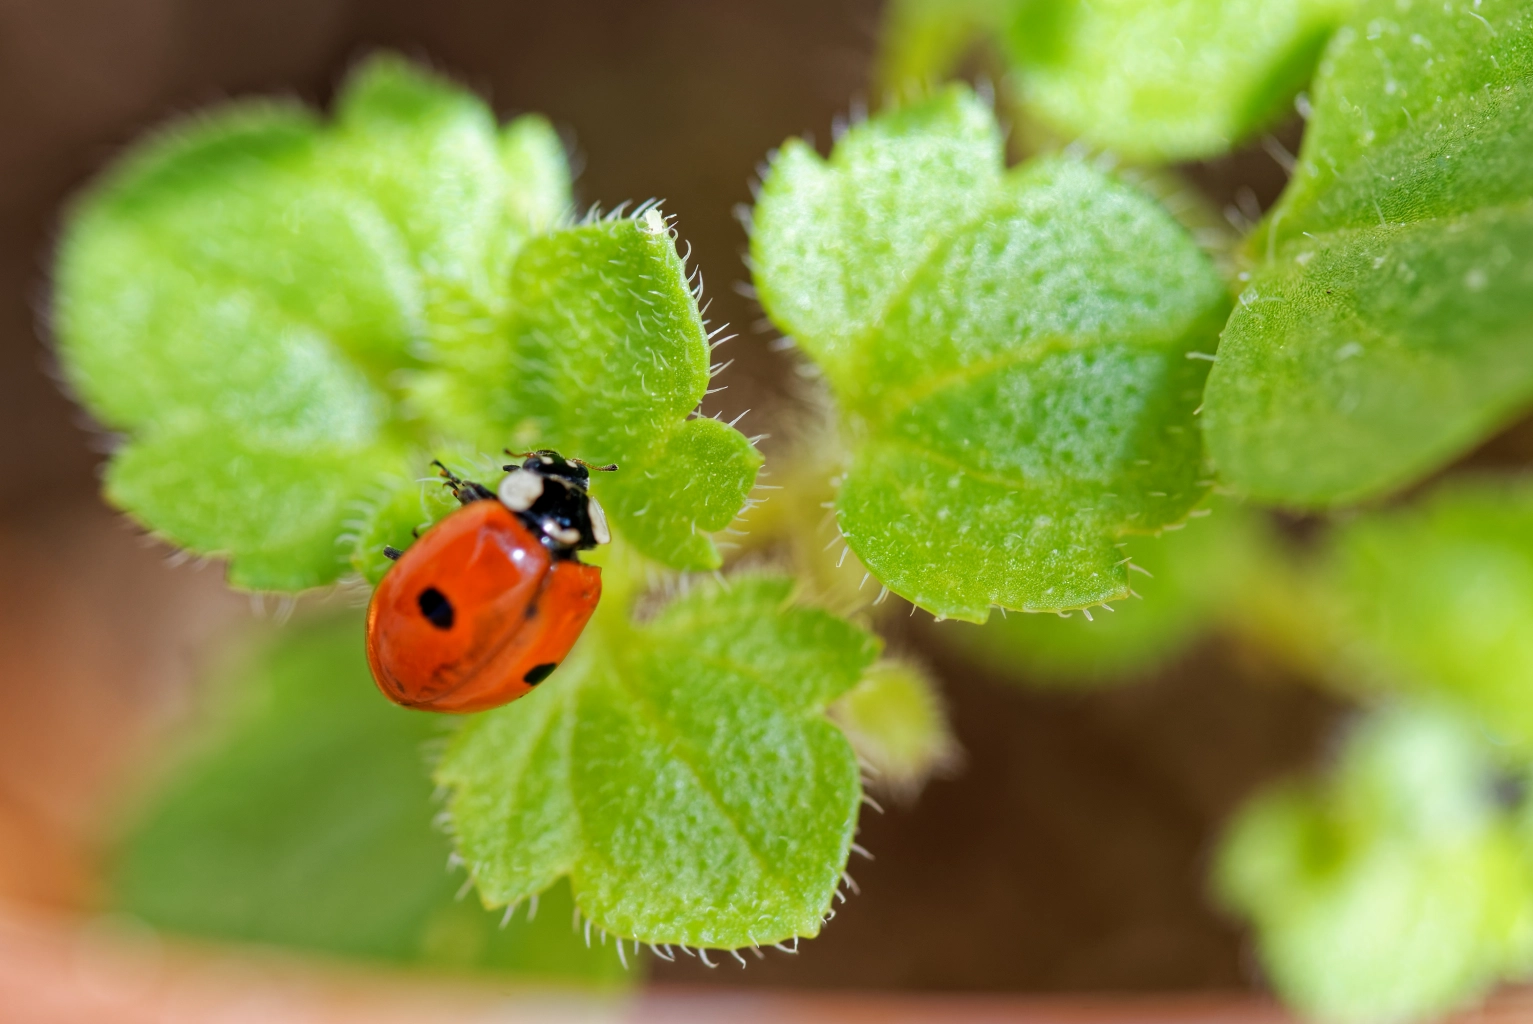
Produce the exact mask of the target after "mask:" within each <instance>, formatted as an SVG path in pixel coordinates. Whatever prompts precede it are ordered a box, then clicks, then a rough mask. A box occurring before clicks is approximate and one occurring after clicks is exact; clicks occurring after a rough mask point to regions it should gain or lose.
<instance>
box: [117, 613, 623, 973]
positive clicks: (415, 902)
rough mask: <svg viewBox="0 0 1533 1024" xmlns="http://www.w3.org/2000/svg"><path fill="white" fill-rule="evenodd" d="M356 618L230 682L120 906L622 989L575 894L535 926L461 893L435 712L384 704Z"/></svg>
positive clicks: (290, 643) (309, 629)
mask: <svg viewBox="0 0 1533 1024" xmlns="http://www.w3.org/2000/svg"><path fill="white" fill-rule="evenodd" d="M361 628H362V627H361V621H360V617H359V616H356V615H346V616H342V617H340V618H337V619H334V620H330V621H326V622H323V623H319V624H316V625H311V626H305V627H302V628H299V629H297V630H295V631H293V632H292V633H290V634H289V635H287V636H286V637H284V639H283V640H282V641H281V642H279V643H278V644H276V645H275V646H273V647H272V648H271V649H270V650H268V651H267V652H266V653H265V654H264V655H263V656H262V657H261V658H260V659H258V660H257V661H256V662H255V663H254V664H253V665H252V666H251V667H250V668H249V669H247V670H246V671H245V672H243V673H241V674H240V676H239V677H238V678H237V679H236V680H234V682H235V684H236V685H235V686H234V687H233V689H232V692H231V693H230V696H231V697H233V698H234V699H235V702H236V703H235V706H234V710H233V712H232V713H231V714H230V715H229V717H228V720H227V721H225V722H223V723H221V725H220V727H219V729H218V730H217V731H216V732H215V733H214V734H213V735H210V736H208V737H205V738H204V741H203V742H202V744H201V749H200V751H199V752H198V753H197V754H196V756H194V757H192V758H190V759H189V760H188V761H187V762H186V763H184V764H182V765H180V766H179V767H178V768H177V770H176V771H175V772H174V773H173V774H172V775H171V776H170V778H169V780H168V782H167V783H166V784H165V785H164V786H163V787H162V788H161V789H160V791H159V792H157V793H155V794H153V797H152V799H151V800H150V802H149V803H148V805H147V807H146V808H145V810H144V812H143V813H142V815H141V816H140V817H139V819H138V820H137V821H136V822H135V823H134V825H133V826H132V828H131V829H130V831H129V832H128V835H127V837H126V840H125V842H124V844H123V847H122V849H121V851H120V854H119V857H118V862H117V865H116V870H115V874H114V893H115V899H114V903H115V906H116V907H117V909H119V910H122V911H125V912H128V913H131V914H134V915H136V916H138V917H140V918H142V919H143V920H145V921H147V922H148V923H150V924H152V925H154V926H156V927H159V928H163V929H165V930H167V931H173V932H178V933H183V934H187V935H195V936H200V937H204V938H214V939H222V940H229V941H238V942H254V943H265V944H273V945H281V946H293V947H300V948H304V949H311V950H318V951H323V952H328V953H339V954H344V955H347V956H356V957H364V958H370V959H379V960H385V961H390V962H394V963H400V964H412V965H419V966H431V967H438V968H451V969H459V970H461V969H475V970H491V971H496V972H502V973H510V974H514V975H518V976H522V977H526V978H529V979H542V980H558V981H568V982H581V983H603V984H609V983H615V982H618V981H620V980H622V979H624V978H631V977H633V975H625V974H624V972H623V969H622V966H621V965H620V964H619V962H618V959H617V957H616V955H615V954H614V953H613V951H612V950H611V949H600V948H597V949H595V950H587V948H586V946H585V942H584V938H583V937H582V936H581V935H580V934H578V933H577V932H576V931H575V930H574V929H573V928H572V927H571V921H570V919H571V909H570V895H569V891H568V889H567V888H566V887H564V886H562V885H561V886H559V887H557V888H556V889H554V890H552V891H550V892H549V893H548V894H547V895H546V896H545V897H544V899H543V901H542V905H541V906H540V907H539V908H538V913H537V916H536V918H535V919H534V920H533V921H532V922H528V921H527V920H526V919H525V917H526V915H525V908H524V913H522V914H518V915H516V917H515V919H514V920H512V921H510V922H508V923H507V924H506V925H505V927H504V928H502V927H500V924H501V915H500V914H498V913H490V912H488V911H486V910H484V909H483V908H482V907H480V906H478V905H477V901H470V902H459V901H456V900H455V899H454V894H455V893H456V891H457V890H458V889H459V888H460V886H461V885H462V881H463V880H462V877H461V873H451V872H449V870H448V854H449V851H450V848H451V846H450V843H449V841H448V839H447V837H446V836H444V835H443V834H441V833H440V832H438V831H436V830H435V829H433V828H432V826H431V818H432V814H433V807H432V800H431V783H430V781H429V779H428V778H427V773H426V771H425V765H424V764H423V758H424V757H425V755H426V751H427V748H428V747H429V746H430V745H431V744H439V743H441V742H443V741H444V735H443V732H442V721H441V719H439V718H436V717H433V716H428V715H422V714H419V713H415V712H410V711H405V710H403V709H401V708H397V707H394V706H393V705H391V704H389V703H387V702H386V701H383V700H380V699H379V698H378V694H377V692H376V689H375V687H374V685H373V682H372V679H371V677H370V676H369V674H368V669H367V661H366V659H365V658H364V656H363V653H362V645H361V643H360V639H359V638H360V635H361Z"/></svg>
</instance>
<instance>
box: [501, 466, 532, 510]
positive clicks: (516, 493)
mask: <svg viewBox="0 0 1533 1024" xmlns="http://www.w3.org/2000/svg"><path fill="white" fill-rule="evenodd" d="M542 496H543V478H542V477H541V476H539V475H538V474H537V473H529V472H527V471H526V470H522V469H519V470H517V471H516V472H514V473H512V474H511V475H510V476H508V477H506V478H505V479H504V480H502V481H501V482H500V490H499V491H497V492H496V497H498V498H500V503H501V504H502V505H504V506H506V508H508V509H510V510H511V511H512V512H525V511H527V510H528V509H529V508H531V507H532V503H533V502H535V501H537V500H538V499H539V498H541V497H542Z"/></svg>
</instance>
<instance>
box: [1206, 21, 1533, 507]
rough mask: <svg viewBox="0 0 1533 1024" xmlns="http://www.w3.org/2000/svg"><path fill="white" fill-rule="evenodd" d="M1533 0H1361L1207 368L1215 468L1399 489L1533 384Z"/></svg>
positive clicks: (1262, 486)
mask: <svg viewBox="0 0 1533 1024" xmlns="http://www.w3.org/2000/svg"><path fill="white" fill-rule="evenodd" d="M1530 100H1533V7H1530V6H1529V5H1528V4H1527V3H1525V2H1495V0H1493V2H1490V3H1486V4H1481V5H1475V6H1473V7H1472V8H1471V7H1467V6H1460V7H1454V6H1446V7H1445V6H1444V5H1441V4H1424V3H1423V4H1415V5H1408V6H1404V7H1402V6H1400V5H1397V4H1394V3H1393V2H1384V0H1371V2H1368V3H1365V4H1364V5H1363V7H1362V9H1361V10H1360V11H1359V12H1358V14H1357V16H1356V17H1355V18H1354V19H1353V21H1352V23H1351V24H1350V25H1348V26H1347V27H1346V28H1344V29H1343V30H1342V31H1341V32H1339V33H1338V34H1337V36H1336V38H1335V40H1334V42H1333V43H1332V45H1331V47H1330V49H1329V50H1328V51H1327V53H1326V57H1325V60H1324V62H1323V63H1322V66H1321V69H1320V73H1319V76H1318V78H1317V80H1316V83H1315V87H1314V117H1313V119H1312V120H1311V123H1310V126H1309V130H1308V132H1307V133H1306V135H1305V139H1304V147H1303V149H1302V150H1301V152H1300V156H1299V166H1298V169H1297V171H1296V173H1295V175H1294V178H1293V180H1292V181H1291V182H1290V183H1289V187H1288V190H1287V191H1286V192H1285V193H1284V196H1283V198H1282V200H1281V201H1280V202H1279V203H1278V205H1277V206H1276V207H1275V208H1274V209H1273V210H1272V212H1271V213H1270V214H1269V216H1268V218H1267V220H1266V222H1265V223H1264V225H1263V227H1262V229H1261V230H1260V231H1259V232H1258V233H1257V235H1256V236H1255V237H1254V238H1253V239H1252V241H1251V245H1250V252H1251V255H1252V256H1253V257H1254V258H1256V259H1258V260H1259V261H1260V263H1259V264H1258V265H1257V266H1256V268H1255V269H1254V270H1253V271H1252V273H1251V277H1250V283H1249V286H1248V287H1247V288H1246V290H1245V292H1244V294H1243V295H1242V296H1241V299H1240V305H1239V307H1238V308H1237V309H1236V311H1235V314H1234V315H1233V316H1232V317H1231V318H1230V322H1229V325H1228V327H1227V328H1226V330H1225V333H1224V339H1223V342H1222V344H1221V346H1220V349H1219V362H1218V364H1217V365H1216V366H1215V368H1214V370H1213V373H1212V375H1211V376H1210V377H1209V384H1208V401H1207V411H1206V414H1205V416H1204V420H1205V423H1204V429H1205V430H1206V431H1207V435H1208V439H1209V448H1210V451H1211V453H1212V454H1213V456H1214V459H1215V461H1216V462H1217V463H1218V466H1219V470H1220V473H1221V475H1222V476H1224V477H1225V478H1226V479H1228V480H1229V481H1230V482H1231V483H1232V484H1234V485H1235V486H1237V487H1239V488H1240V489H1242V490H1243V491H1246V492H1248V493H1249V494H1252V495H1254V496H1256V497H1259V498H1262V499H1265V500H1269V501H1273V502H1280V503H1283V504H1287V505H1294V506H1304V507H1322V506H1328V505H1336V504H1342V503H1346V502H1352V501H1357V500H1360V499H1363V498H1367V497H1371V496H1374V495H1379V494H1382V493H1386V492H1389V491H1392V490H1394V489H1397V488H1399V487H1400V486H1402V485H1404V484H1407V483H1409V482H1411V481H1412V480H1415V479H1417V478H1419V477H1420V476H1421V475H1423V474H1424V473H1427V472H1429V471H1430V470H1432V469H1433V468H1434V467H1436V466H1439V465H1441V464H1443V463H1445V462H1447V461H1449V460H1451V459H1452V458H1453V457H1455V456H1456V455H1458V454H1459V453H1461V452H1463V451H1464V450H1466V449H1467V448H1469V447H1471V446H1472V445H1474V444H1475V443H1476V442H1478V441H1479V440H1481V439H1483V438H1484V437H1485V436H1487V435H1488V434H1489V433H1491V432H1493V431H1494V430H1496V429H1498V428H1499V427H1500V426H1501V425H1502V424H1504V423H1505V422H1507V421H1508V420H1509V419H1510V418H1512V417H1514V416H1515V415H1517V414H1518V413H1519V411H1521V410H1522V409H1524V408H1526V406H1527V404H1528V402H1529V400H1530V398H1533V370H1530V369H1529V367H1530V365H1533V364H1530V363H1529V361H1528V359H1527V351H1528V344H1529V339H1530V337H1533V334H1530V331H1529V324H1530V323H1533V299H1530V296H1533V288H1530V287H1529V285H1530V283H1533V206H1530V204H1529V199H1530V198H1533V190H1530V188H1529V185H1528V182H1529V181H1530V178H1529V176H1528V174H1527V168H1528V167H1529V166H1530V161H1533V131H1530V130H1529V127H1528V119H1527V116H1526V111H1527V109H1528V105H1529V102H1530Z"/></svg>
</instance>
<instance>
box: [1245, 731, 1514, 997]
mask: <svg viewBox="0 0 1533 1024" xmlns="http://www.w3.org/2000/svg"><path fill="white" fill-rule="evenodd" d="M1494 778H1495V776H1494V764H1493V763H1492V761H1491V759H1490V757H1489V756H1488V754H1487V751H1486V748H1485V745H1484V743H1483V741H1482V740H1480V739H1479V738H1478V737H1477V736H1476V735H1475V733H1474V731H1473V730H1472V729H1470V728H1468V727H1466V726H1465V725H1464V723H1463V722H1462V721H1460V720H1457V719H1454V718H1452V717H1451V716H1445V715H1443V714H1441V713H1439V712H1434V711H1431V710H1428V709H1425V708H1418V709H1395V710H1391V711H1388V712H1386V713H1384V714H1382V715H1379V716H1377V717H1375V718H1374V719H1372V720H1370V721H1368V722H1367V723H1366V724H1365V725H1364V726H1363V727H1362V728H1361V729H1360V730H1359V731H1358V733H1357V734H1356V735H1354V736H1353V737H1352V738H1351V740H1350V742H1349V744H1348V747H1347V750H1346V752H1345V754H1344V756H1343V758H1342V762H1341V764H1340V765H1339V766H1338V767H1337V769H1336V773H1335V775H1334V777H1333V778H1331V779H1330V780H1328V781H1327V782H1326V783H1325V784H1324V785H1321V786H1313V785H1312V786H1302V787H1301V786H1292V785H1291V786H1286V787H1280V788H1277V789H1275V790H1272V791H1269V792H1268V793H1266V794H1264V795H1262V796H1260V797H1258V798H1257V799H1256V800H1255V801H1254V802H1253V803H1252V804H1251V805H1249V806H1248V807H1247V808H1246V809H1245V810H1243V811H1242V812H1241V814H1240V816H1239V817H1238V818H1237V819H1236V821H1235V823H1234V824H1233V825H1232V826H1231V829H1230V831H1229V833H1228V835H1227V836H1226V837H1225V840H1224V844H1223V848H1222V849H1221V851H1220V854H1219V861H1218V865H1217V872H1216V875H1217V881H1218V885H1219V890H1220V893H1221V896H1222V897H1223V899H1224V901H1225V902H1226V903H1227V904H1228V905H1229V906H1231V907H1233V908H1235V909H1237V910H1238V911H1240V912H1241V913H1242V914H1244V915H1247V916H1249V917H1250V918H1251V919H1252V921H1253V923H1254V924H1255V926H1256V929H1257V933H1258V938H1259V948H1260V951H1261V958H1262V963H1263V965H1264V967H1265V968H1266V971H1267V973H1268V975H1269V977H1270V978H1271V979H1272V982H1273V984H1274V985H1275V986H1276V988H1277V989H1278V991H1279V993H1280V994H1281V995H1282V996H1283V997H1284V999H1285V1000H1287V1001H1289V1002H1290V1003H1291V1004H1292V1005H1293V1006H1295V1007H1296V1008H1297V1009H1298V1010H1299V1011H1300V1012H1301V1013H1303V1014H1304V1015H1306V1016H1309V1017H1313V1018H1316V1019H1319V1020H1325V1021H1338V1022H1348V1024H1351V1022H1358V1024H1368V1022H1375V1021H1378V1022H1384V1021H1401V1020H1414V1019H1423V1018H1430V1017H1436V1016H1438V1015H1441V1014H1444V1013H1446V1012H1448V1011H1450V1010H1453V1009H1457V1008H1459V1007H1462V1006H1466V1005H1469V1004H1470V1003H1472V1002H1474V1001H1475V1000H1476V999H1478V998H1479V997H1480V996H1482V995H1483V994H1484V993H1485V992H1486V991H1487V990H1488V989H1489V988H1490V987H1491V986H1492V985H1494V984H1495V983H1496V982H1497V981H1498V980H1499V979H1500V978H1502V977H1507V976H1517V975H1520V974H1521V973H1522V972H1523V971H1525V970H1526V969H1527V968H1528V967H1529V966H1533V956H1530V954H1533V944H1530V939H1533V888H1530V884H1529V883H1530V876H1529V874H1528V869H1527V865H1526V863H1525V862H1524V860H1523V859H1522V851H1521V850H1520V848H1519V845H1518V842H1517V839H1516V835H1515V832H1514V830H1513V828H1512V827H1511V823H1510V822H1509V821H1508V820H1507V817H1506V815H1505V814H1504V813H1503V812H1501V811H1500V810H1499V808H1497V807H1496V806H1495V805H1494V803H1493V798H1492V792H1493V782H1494Z"/></svg>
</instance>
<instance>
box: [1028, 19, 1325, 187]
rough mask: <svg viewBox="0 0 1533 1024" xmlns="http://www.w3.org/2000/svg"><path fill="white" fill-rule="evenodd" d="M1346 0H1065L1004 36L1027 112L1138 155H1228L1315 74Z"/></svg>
mask: <svg viewBox="0 0 1533 1024" xmlns="http://www.w3.org/2000/svg"><path fill="white" fill-rule="evenodd" d="M1348 6H1349V3H1348V0H1233V2H1232V0H1193V2H1188V0H1149V2H1146V0H1093V2H1086V0H1068V2H1064V3H1058V4H1051V5H1034V6H1033V7H1032V8H1031V9H1024V11H1023V13H1022V14H1021V15H1020V16H1017V17H1014V18H1013V19H1012V20H1011V22H1010V31H1009V33H1008V35H1007V39H1006V42H1007V44H1008V49H1009V51H1010V54H1011V57H1012V60H1013V63H1014V66H1015V68H1016V75H1017V90H1018V93H1019V96H1020V98H1021V100H1022V102H1023V104H1024V106H1025V108H1026V109H1027V110H1028V112H1029V113H1031V114H1033V115H1034V116H1036V117H1038V118H1039V119H1041V120H1042V121H1044V122H1045V123H1047V124H1049V125H1050V126H1051V127H1053V128H1054V129H1055V130H1056V131H1057V132H1058V133H1059V134H1061V135H1062V136H1064V137H1065V138H1080V139H1084V140H1086V141H1088V142H1090V143H1091V144H1093V145H1095V146H1097V147H1100V148H1104V149H1110V150H1114V151H1115V152H1117V153H1119V154H1120V155H1122V156H1125V157H1127V158H1129V159H1131V160H1138V161H1145V162H1168V161H1178V160H1189V159H1201V158H1206V157H1211V156H1217V155H1219V154H1221V153H1225V152H1228V151H1229V150H1230V149H1231V148H1233V147H1234V146H1235V145H1237V144H1238V143H1240V142H1242V141H1244V140H1245V139H1247V138H1249V137H1250V136H1251V135H1253V134H1255V133H1256V132H1258V131H1260V130H1261V129H1263V128H1265V127H1266V126H1267V125H1269V124H1270V123H1271V122H1273V121H1274V120H1276V119H1277V118H1278V116H1279V115H1280V114H1281V113H1282V112H1283V111H1284V109H1285V108H1286V107H1287V104H1288V103H1289V101H1290V100H1291V99H1292V98H1293V96H1294V94H1295V93H1296V92H1297V91H1298V90H1299V88H1300V87H1301V86H1302V85H1303V84H1304V82H1305V81H1306V80H1307V79H1308V78H1309V75H1310V72H1311V71H1312V69H1313V68H1314V66H1315V62H1316V60H1317V59H1318V57H1319V55H1320V51H1321V48H1322V47H1323V46H1324V44H1325V41H1326V38H1327V37H1328V36H1329V35H1330V33H1331V31H1332V29H1334V28H1335V26H1336V23H1337V21H1338V20H1339V19H1340V17H1341V16H1342V15H1343V14H1344V13H1345V11H1346V9H1347V7H1348Z"/></svg>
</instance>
